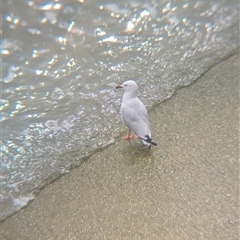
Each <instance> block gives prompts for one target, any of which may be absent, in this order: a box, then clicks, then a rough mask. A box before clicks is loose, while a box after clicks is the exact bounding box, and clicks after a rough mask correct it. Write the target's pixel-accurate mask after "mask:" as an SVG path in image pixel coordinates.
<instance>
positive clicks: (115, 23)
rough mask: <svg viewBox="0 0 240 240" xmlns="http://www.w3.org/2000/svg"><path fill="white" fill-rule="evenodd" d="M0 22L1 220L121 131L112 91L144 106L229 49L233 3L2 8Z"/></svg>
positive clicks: (9, 3)
mask: <svg viewBox="0 0 240 240" xmlns="http://www.w3.org/2000/svg"><path fill="white" fill-rule="evenodd" d="M1 17H2V20H3V24H2V30H1V34H2V39H1V53H2V99H1V110H2V113H1V122H2V128H1V130H2V132H1V134H2V143H1V158H2V161H1V181H2V188H1V204H2V215H1V219H4V218H5V217H7V216H8V215H10V214H12V213H14V212H16V211H17V210H19V209H21V208H22V207H24V206H26V204H27V203H28V202H29V201H30V200H32V199H34V197H35V195H36V193H37V192H38V191H39V190H40V189H41V188H43V187H44V186H46V185H47V184H48V183H49V182H51V181H53V180H55V179H56V178H58V177H59V176H61V175H63V174H66V173H68V172H69V170H70V169H71V168H73V167H75V166H78V165H80V164H81V162H83V161H84V160H85V159H86V156H89V155H90V154H91V153H93V152H94V151H97V150H99V149H100V148H102V147H104V146H107V145H108V144H111V143H112V142H114V138H115V137H117V136H119V135H120V134H121V133H122V132H123V130H124V129H125V128H124V126H123V123H122V122H121V119H120V114H119V109H120V103H121V95H122V93H120V92H119V91H116V90H115V89H114V86H115V85H116V84H118V83H122V82H123V81H124V80H126V79H135V80H136V81H137V83H138V85H139V88H140V98H141V99H142V100H143V102H144V103H145V104H146V105H147V106H148V107H151V106H153V105H154V104H156V103H160V102H162V101H163V100H165V99H168V98H170V97H171V96H172V94H173V93H174V92H175V91H176V89H178V88H179V87H182V86H187V85H188V84H191V83H192V82H194V81H195V80H197V79H198V78H199V77H200V76H201V75H202V74H203V73H204V72H206V71H207V70H208V69H209V68H210V67H211V66H212V65H214V64H216V63H217V62H219V61H221V60H222V59H224V58H226V57H227V56H229V55H231V54H232V53H234V52H235V51H237V49H238V48H239V37H238V30H239V28H238V24H239V3H238V1H237V0H235V1H233V0H232V1H229V0H221V1H219V0H212V1H204V0H199V1H196V0H194V1H190V0H189V1H185V0H178V1H166V0H165V1H164V0H163V1H157V0H155V1H154V0H153V1H143V0H140V1H121V2H118V1H115V2H113V1H107V0H102V1H97V0H85V1H84V0H76V1H69V0H56V1H49V0H48V1H33V0H18V1H15V0H6V1H3V2H2V13H1Z"/></svg>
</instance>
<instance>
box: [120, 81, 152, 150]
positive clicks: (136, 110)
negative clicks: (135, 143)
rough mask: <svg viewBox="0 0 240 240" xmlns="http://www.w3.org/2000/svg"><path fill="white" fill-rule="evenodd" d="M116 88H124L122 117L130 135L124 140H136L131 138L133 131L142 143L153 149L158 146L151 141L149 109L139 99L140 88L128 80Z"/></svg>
mask: <svg viewBox="0 0 240 240" xmlns="http://www.w3.org/2000/svg"><path fill="white" fill-rule="evenodd" d="M116 88H123V90H124V94H123V99H122V105H121V115H122V120H123V122H124V124H125V125H126V126H127V127H128V134H127V135H126V136H125V137H124V139H130V138H136V137H131V136H130V132H131V131H133V132H134V133H135V134H136V135H137V137H139V138H140V139H142V142H143V143H144V144H145V145H147V146H148V147H149V148H151V145H154V146H157V144H156V143H155V142H153V141H152V139H151V130H150V125H149V120H148V113H147V109H146V107H145V106H144V104H143V103H142V102H141V101H140V100H139V99H138V97H137V94H138V86H137V84H136V82H135V81H133V80H128V81H126V82H124V83H123V84H122V85H118V86H116Z"/></svg>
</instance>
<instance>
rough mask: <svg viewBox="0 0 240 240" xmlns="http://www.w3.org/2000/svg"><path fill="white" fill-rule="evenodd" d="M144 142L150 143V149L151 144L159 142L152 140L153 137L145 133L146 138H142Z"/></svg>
mask: <svg viewBox="0 0 240 240" xmlns="http://www.w3.org/2000/svg"><path fill="white" fill-rule="evenodd" d="M141 139H142V140H143V141H144V142H146V143H148V148H149V149H150V148H151V146H152V145H153V146H157V144H156V143H155V142H153V141H152V139H151V138H150V137H149V136H148V135H145V137H144V138H141Z"/></svg>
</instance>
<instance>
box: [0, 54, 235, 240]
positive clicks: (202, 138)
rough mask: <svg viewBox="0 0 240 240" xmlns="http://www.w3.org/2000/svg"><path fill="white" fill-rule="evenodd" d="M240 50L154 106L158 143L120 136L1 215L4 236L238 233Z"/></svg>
mask: <svg viewBox="0 0 240 240" xmlns="http://www.w3.org/2000/svg"><path fill="white" fill-rule="evenodd" d="M238 107H239V55H238V54H235V55H234V56H232V57H230V58H228V59H226V60H225V61H223V62H221V63H219V64H217V65H215V66H213V67H212V68H211V69H210V70H209V71H208V72H207V73H206V74H204V75H203V76H202V77H201V78H200V79H198V80H197V81H196V82H195V83H194V84H192V85H191V86H189V87H186V88H182V89H180V90H178V92H177V93H176V94H175V95H174V96H173V97H172V98H171V99H169V100H168V101H165V102H163V103H161V104H160V105H158V106H156V107H155V108H154V109H153V110H151V112H150V121H151V126H152V135H153V139H154V141H155V142H156V143H158V146H157V147H153V148H152V150H149V149H147V148H146V147H145V146H143V145H142V144H141V142H140V141H139V140H131V141H126V140H122V139H116V142H115V143H114V144H113V145H111V146H109V147H107V148H106V149H104V150H103V151H101V152H98V153H96V154H94V155H93V156H92V157H90V158H89V159H88V160H87V161H86V162H84V163H83V164H82V165H81V166H80V167H79V168H76V169H74V170H72V171H71V172H70V173H69V174H67V175H65V176H63V177H61V178H60V179H58V180H57V181H55V182H54V183H52V184H50V185H48V186H47V187H46V188H45V189H43V190H42V191H41V192H40V194H39V195H38V196H37V197H36V199H35V200H34V201H33V202H32V203H31V204H30V205H29V206H28V207H26V208H25V209H23V210H21V211H19V212H18V213H16V214H14V215H13V216H10V217H9V218H7V219H6V220H5V221H4V222H3V223H1V232H2V233H1V234H2V239H11V240H17V239H24V240H36V239H44V240H47V239H57V240H60V239H63V240H66V239H84V240H87V239H94V240H95V239H101V240H102V239H157V240H159V239H224V240H226V239H228V240H229V239H236V240H237V239H239V229H238V226H239V155H238V154H239V152H238V150H239V139H238V133H239V132H238V123H239V118H238V115H239V112H238Z"/></svg>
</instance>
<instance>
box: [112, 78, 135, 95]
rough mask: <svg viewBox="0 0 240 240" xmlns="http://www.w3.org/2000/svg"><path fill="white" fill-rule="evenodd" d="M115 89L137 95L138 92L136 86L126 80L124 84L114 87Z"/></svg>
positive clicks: (131, 81) (133, 82)
mask: <svg viewBox="0 0 240 240" xmlns="http://www.w3.org/2000/svg"><path fill="white" fill-rule="evenodd" d="M116 88H123V90H124V92H132V93H137V91H138V85H137V83H136V82H135V81H133V80H128V81H126V82H124V83H123V84H122V85H118V86H116Z"/></svg>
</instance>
